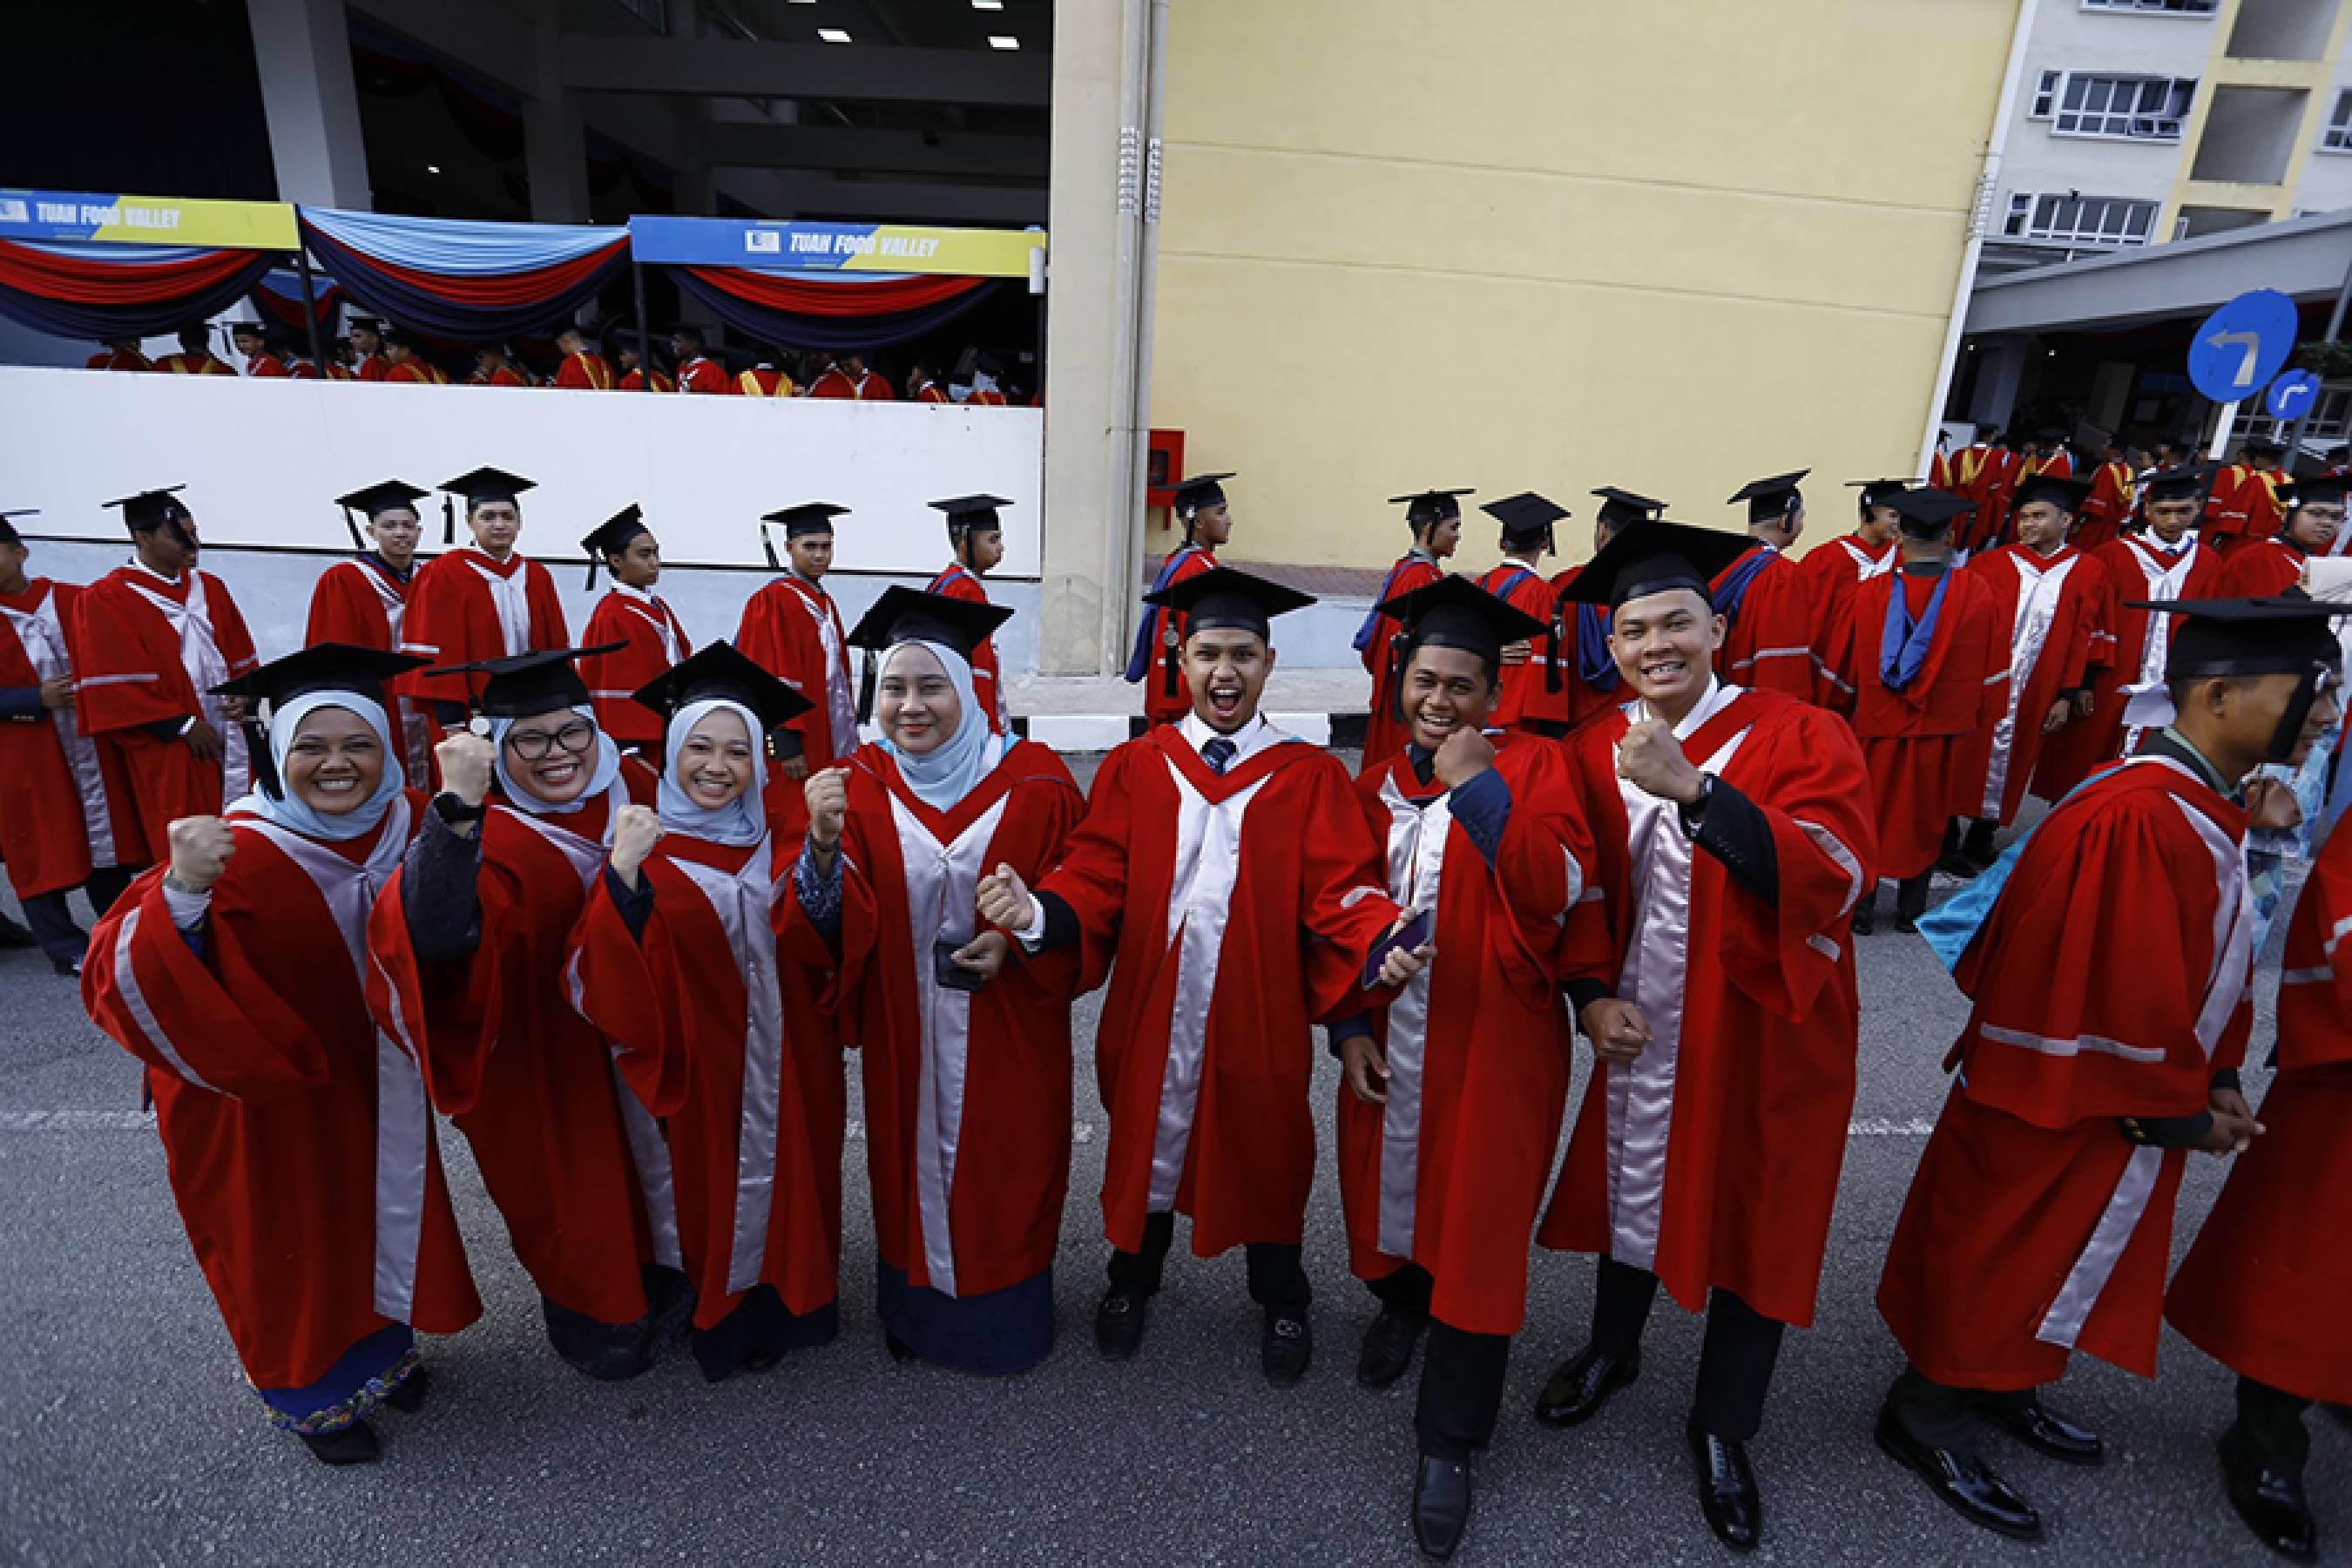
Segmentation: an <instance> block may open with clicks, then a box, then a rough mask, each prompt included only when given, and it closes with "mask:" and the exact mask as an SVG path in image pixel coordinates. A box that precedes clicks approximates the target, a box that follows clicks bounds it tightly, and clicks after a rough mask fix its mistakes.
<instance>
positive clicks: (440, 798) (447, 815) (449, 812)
mask: <svg viewBox="0 0 2352 1568" xmlns="http://www.w3.org/2000/svg"><path fill="white" fill-rule="evenodd" d="M489 809H490V808H489V807H488V806H487V805H467V804H466V803H465V802H464V801H462V800H459V799H458V798H457V796H456V795H452V794H451V793H450V792H449V791H447V790H446V789H445V790H443V791H442V792H441V793H440V794H439V795H435V796H434V797H433V815H434V816H437V817H439V818H440V819H441V820H442V821H443V822H445V823H446V824H447V825H448V826H451V827H455V826H458V825H459V824H460V823H466V822H479V821H481V820H482V818H483V817H484V816H488V814H489Z"/></svg>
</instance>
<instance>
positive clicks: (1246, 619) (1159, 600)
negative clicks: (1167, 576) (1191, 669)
mask: <svg viewBox="0 0 2352 1568" xmlns="http://www.w3.org/2000/svg"><path fill="white" fill-rule="evenodd" d="M1143 602H1144V603H1145V604H1147V605H1156V606H1158V607H1159V608H1160V609H1163V610H1174V611H1177V612H1178V613H1179V614H1181V615H1182V616H1184V617H1185V622H1184V628H1185V632H1186V635H1187V636H1189V635H1191V634H1192V633H1193V632H1200V631H1208V630H1211V629H1213V628H1219V627H1223V628H1230V629H1233V630H1236V631H1246V632H1255V633H1256V634H1257V635H1258V636H1260V637H1271V636H1272V635H1273V633H1272V626H1273V622H1274V617H1275V616H1286V615H1288V614H1289V613H1290V612H1291V611H1293V610H1303V609H1305V608H1306V607H1307V605H1311V604H1313V603H1315V595H1312V594H1302V593H1300V592H1299V591H1298V590H1297V589H1296V588H1287V587H1285V586H1284V585H1283V584H1280V583H1276V582H1273V581H1271V580H1269V579H1267V578H1265V577H1258V576H1253V575H1252V574H1249V573H1247V572H1238V571H1235V570H1234V568H1233V567H1231V566H1213V567H1211V568H1210V569H1209V570H1208V571H1206V572H1202V573H1198V574H1194V575H1192V576H1190V577H1187V578H1185V579H1184V580H1183V581H1182V582H1181V583H1171V584H1169V585H1168V586H1167V587H1165V588H1162V589H1160V592H1158V593H1157V594H1146V595H1144V596H1143Z"/></svg>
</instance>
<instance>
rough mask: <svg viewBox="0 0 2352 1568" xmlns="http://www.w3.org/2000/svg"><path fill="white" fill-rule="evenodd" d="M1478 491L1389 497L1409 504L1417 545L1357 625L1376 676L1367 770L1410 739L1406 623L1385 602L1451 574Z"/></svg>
mask: <svg viewBox="0 0 2352 1568" xmlns="http://www.w3.org/2000/svg"><path fill="white" fill-rule="evenodd" d="M1472 493H1474V492H1472V491H1470V490H1466V489H1453V490H1423V491H1422V492H1421V493H1419V494H1417V495H1409V496H1391V497H1389V504H1390V505H1391V506H1402V507H1403V508H1404V509H1405V511H1404V521H1405V526H1406V527H1407V528H1408V529H1410V530H1412V549H1410V550H1408V551H1406V552H1404V553H1403V554H1402V555H1401V556H1399V557H1398V558H1397V563H1396V564H1395V565H1393V566H1391V567H1390V568H1389V574H1388V575H1387V576H1386V577H1385V578H1383V579H1381V591H1380V592H1379V593H1377V594H1375V595H1372V607H1371V608H1370V610H1367V611H1366V612H1365V613H1364V624H1363V625H1362V626H1358V627H1357V628H1356V637H1355V649H1356V654H1357V657H1359V658H1361V659H1362V660H1363V661H1364V670H1365V673H1367V674H1369V675H1370V677H1371V678H1372V696H1371V706H1370V709H1369V710H1367V712H1368V715H1369V716H1368V717H1367V718H1366V720H1365V721H1364V760H1363V766H1364V767H1365V768H1367V769H1370V768H1375V767H1379V766H1381V764H1382V763H1385V762H1386V761H1387V759H1388V757H1389V756H1390V754H1391V753H1392V752H1395V751H1396V749H1397V748H1398V747H1400V746H1402V745H1403V744H1404V717H1403V715H1402V712H1401V711H1400V710H1399V709H1398V707H1397V700H1396V687H1397V646H1398V643H1399V641H1400V639H1402V637H1403V635H1404V628H1403V627H1402V626H1399V625H1398V624H1397V623H1396V621H1395V620H1394V619H1393V618H1391V616H1385V615H1382V614H1381V605H1384V604H1386V603H1388V602H1389V601H1390V600H1391V599H1401V598H1402V597H1404V596H1405V595H1407V594H1410V593H1412V591H1413V590H1414V589H1416V588H1426V587H1427V586H1429V585H1430V584H1432V583H1434V582H1436V581H1437V580H1438V579H1439V578H1440V577H1442V576H1444V574H1445V563H1446V562H1447V561H1448V560H1450V559H1451V558H1452V557H1453V554H1454V551H1455V550H1456V549H1458V548H1460V546H1461V543H1462V502H1461V499H1460V498H1461V497H1463V496H1466V495H1470V494H1472Z"/></svg>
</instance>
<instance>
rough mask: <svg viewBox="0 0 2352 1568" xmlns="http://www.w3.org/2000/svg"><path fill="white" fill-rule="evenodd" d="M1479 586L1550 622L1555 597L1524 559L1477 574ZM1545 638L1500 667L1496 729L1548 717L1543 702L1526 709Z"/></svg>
mask: <svg viewBox="0 0 2352 1568" xmlns="http://www.w3.org/2000/svg"><path fill="white" fill-rule="evenodd" d="M1478 586H1480V587H1481V588H1484V589H1486V592H1488V593H1489V594H1492V595H1496V597H1497V598H1499V599H1501V600H1502V601H1503V602H1504V603H1505V604H1507V605H1510V606H1511V607H1512V608H1513V609H1516V610H1517V611H1519V612H1520V613H1522V614H1524V615H1529V616H1534V617H1535V618H1536V619H1537V620H1539V621H1541V622H1543V623H1544V624H1545V625H1546V626H1549V625H1550V624H1551V606H1552V600H1553V598H1554V597H1555V595H1554V594H1553V593H1552V586H1551V584H1549V583H1547V582H1545V581H1544V579H1543V577H1542V575H1541V574H1539V573H1538V572H1536V571H1535V570H1534V569H1533V568H1531V567H1529V566H1528V564H1527V563H1525V562H1520V561H1506V562H1504V563H1502V564H1501V565H1500V566H1496V567H1495V568H1493V569H1492V570H1490V571H1488V572H1487V573H1486V574H1485V575H1484V576H1482V577H1480V578H1479V579H1478ZM1545 640H1546V639H1544V638H1542V637H1536V638H1534V639H1532V640H1531V643H1530V646H1529V647H1528V658H1527V662H1526V663H1524V664H1507V665H1505V666H1504V667H1503V691H1502V696H1501V697H1500V698H1499V699H1498V700H1496V703H1495V716H1494V718H1492V719H1491V720H1489V721H1488V722H1489V723H1491V724H1493V725H1494V726H1495V728H1496V729H1498V730H1516V729H1518V728H1520V727H1521V726H1523V725H1525V724H1526V723H1527V721H1528V720H1529V719H1530V718H1534V719H1543V718H1546V717H1548V716H1549V706H1548V705H1546V704H1544V703H1542V702H1536V704H1535V707H1534V708H1533V710H1530V708H1529V703H1530V701H1531V700H1533V697H1534V694H1535V693H1536V692H1537V691H1538V690H1539V689H1541V688H1542V686H1543V683H1544V664H1543V660H1544V642H1545ZM1403 743H1404V742H1403V741H1402V740H1400V741H1399V742H1397V744H1398V745H1400V746H1402V744H1403ZM1391 754H1393V753H1391Z"/></svg>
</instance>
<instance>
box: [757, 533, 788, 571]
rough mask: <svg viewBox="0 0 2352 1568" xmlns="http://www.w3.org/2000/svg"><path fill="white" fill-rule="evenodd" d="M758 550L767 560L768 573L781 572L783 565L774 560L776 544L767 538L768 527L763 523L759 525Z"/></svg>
mask: <svg viewBox="0 0 2352 1568" xmlns="http://www.w3.org/2000/svg"><path fill="white" fill-rule="evenodd" d="M760 550H761V553H762V554H764V555H766V556H767V558H768V570H769V571H771V572H781V571H782V570H783V569H784V563H782V562H781V561H779V560H777V559H776V542H775V541H774V540H772V539H771V538H769V537H768V525H767V524H766V523H764V522H763V523H761V525H760Z"/></svg>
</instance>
